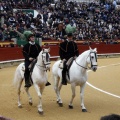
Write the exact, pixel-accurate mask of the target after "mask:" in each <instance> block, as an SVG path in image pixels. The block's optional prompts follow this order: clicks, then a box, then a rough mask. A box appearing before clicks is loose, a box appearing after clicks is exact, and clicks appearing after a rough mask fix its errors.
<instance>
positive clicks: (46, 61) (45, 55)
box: [38, 48, 51, 70]
mask: <svg viewBox="0 0 120 120" xmlns="http://www.w3.org/2000/svg"><path fill="white" fill-rule="evenodd" d="M49 52H50V48H48V49H46V48H43V49H42V51H41V52H40V56H39V57H41V60H42V64H43V67H44V68H45V70H50V64H51V62H50V54H49ZM38 59H39V58H38Z"/></svg>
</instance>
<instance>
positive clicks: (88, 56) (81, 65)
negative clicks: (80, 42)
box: [75, 52, 97, 69]
mask: <svg viewBox="0 0 120 120" xmlns="http://www.w3.org/2000/svg"><path fill="white" fill-rule="evenodd" d="M91 53H94V54H95V52H90V54H91ZM90 54H89V55H88V57H89V56H90ZM88 57H87V58H88ZM95 58H96V62H97V56H96V54H95ZM90 61H92V60H91V57H90ZM75 62H76V64H77V65H78V66H80V67H82V68H84V69H88V68H89V69H91V68H92V66H97V65H92V62H91V67H88V68H86V67H84V66H82V65H80V64H78V63H77V61H76V59H75Z"/></svg>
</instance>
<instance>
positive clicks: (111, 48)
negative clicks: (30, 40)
mask: <svg viewBox="0 0 120 120" xmlns="http://www.w3.org/2000/svg"><path fill="white" fill-rule="evenodd" d="M44 47H46V46H44ZM47 47H48V46H47ZM49 47H50V55H51V56H59V45H49ZM90 47H91V48H97V51H98V54H110V53H111V54H112V53H120V44H112V45H110V44H107V45H106V44H95V43H94V44H92V45H90ZM78 48H79V51H80V53H82V52H84V51H85V50H88V49H89V45H79V44H78ZM23 58H24V57H23V55H22V48H21V47H8V48H7V47H6V48H0V61H7V60H16V59H23Z"/></svg>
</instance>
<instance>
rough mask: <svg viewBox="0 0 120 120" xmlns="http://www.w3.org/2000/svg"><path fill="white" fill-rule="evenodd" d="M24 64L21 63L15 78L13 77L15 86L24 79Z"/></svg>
mask: <svg viewBox="0 0 120 120" xmlns="http://www.w3.org/2000/svg"><path fill="white" fill-rule="evenodd" d="M22 72H23V71H22V65H21V64H20V65H19V66H18V67H17V68H16V71H15V74H14V79H13V85H14V86H15V87H18V86H19V85H20V83H21V82H22V81H23V75H22Z"/></svg>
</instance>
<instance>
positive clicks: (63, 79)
mask: <svg viewBox="0 0 120 120" xmlns="http://www.w3.org/2000/svg"><path fill="white" fill-rule="evenodd" d="M62 84H63V85H67V79H66V72H62Z"/></svg>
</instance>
